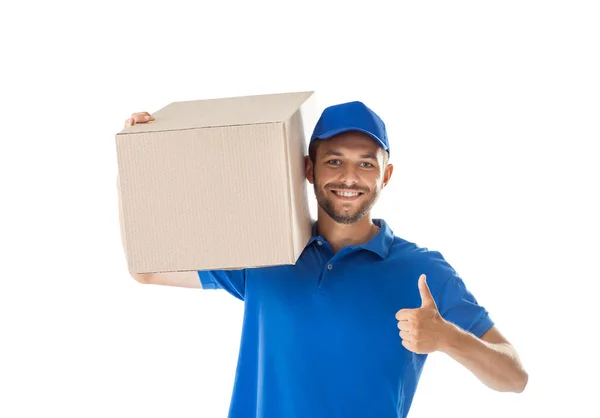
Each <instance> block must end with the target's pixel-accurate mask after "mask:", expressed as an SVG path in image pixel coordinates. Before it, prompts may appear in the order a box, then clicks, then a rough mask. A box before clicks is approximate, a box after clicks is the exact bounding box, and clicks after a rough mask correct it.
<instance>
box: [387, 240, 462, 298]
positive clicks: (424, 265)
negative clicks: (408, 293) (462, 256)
mask: <svg viewBox="0 0 600 418" xmlns="http://www.w3.org/2000/svg"><path fill="white" fill-rule="evenodd" d="M389 259H390V261H392V263H393V264H394V265H396V266H398V267H399V268H400V269H402V271H404V272H406V273H407V274H408V275H409V277H410V278H411V279H414V278H416V279H418V277H419V276H420V275H421V274H425V275H426V276H427V282H428V284H429V286H430V288H432V291H433V290H434V289H441V288H442V287H443V286H444V285H445V284H446V283H447V282H448V280H450V279H453V278H455V277H457V276H458V274H457V272H456V270H455V269H454V268H453V267H452V265H451V264H450V263H449V262H448V261H447V260H446V258H445V257H444V255H443V254H442V253H441V252H440V251H438V250H435V249H430V248H428V247H425V246H421V245H419V244H417V243H415V242H413V241H409V240H406V239H404V238H401V237H398V236H394V240H393V243H392V245H391V247H390V253H389ZM416 279H415V280H416Z"/></svg>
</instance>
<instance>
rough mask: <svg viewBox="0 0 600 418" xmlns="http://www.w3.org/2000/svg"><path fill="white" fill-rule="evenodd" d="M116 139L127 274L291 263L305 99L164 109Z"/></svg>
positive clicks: (306, 128) (298, 213)
mask: <svg viewBox="0 0 600 418" xmlns="http://www.w3.org/2000/svg"><path fill="white" fill-rule="evenodd" d="M153 115H154V116H155V120H154V121H152V122H149V123H145V124H136V125H134V126H131V127H126V128H125V129H123V130H122V131H121V132H119V133H117V135H116V146H117V159H118V170H119V178H120V195H121V210H122V216H123V228H124V241H125V242H124V245H125V253H126V258H127V264H128V268H129V271H130V272H131V273H154V272H170V271H189V270H208V269H234V268H247V267H258V266H270V265H281V264H294V263H295V262H296V260H297V259H298V257H299V256H300V254H301V253H302V251H303V249H304V247H305V245H306V243H307V242H308V239H309V238H310V235H311V224H312V221H313V220H312V219H311V216H310V213H309V209H308V202H307V190H306V187H307V186H306V185H307V184H308V182H307V181H306V178H305V172H304V155H306V153H307V145H306V144H307V141H308V138H310V134H311V132H312V129H313V127H314V125H315V123H316V120H317V117H318V115H317V113H316V107H315V103H314V93H313V92H297V93H283V94H268V95H258V96H244V97H231V98H223V99H211V100H197V101H185V102H174V103H171V104H169V105H168V106H166V107H164V108H162V109H160V110H159V111H157V112H154V113H153Z"/></svg>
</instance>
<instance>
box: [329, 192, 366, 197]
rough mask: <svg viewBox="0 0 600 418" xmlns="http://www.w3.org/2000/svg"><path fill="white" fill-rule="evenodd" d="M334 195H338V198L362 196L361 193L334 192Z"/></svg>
mask: <svg viewBox="0 0 600 418" xmlns="http://www.w3.org/2000/svg"><path fill="white" fill-rule="evenodd" d="M334 193H335V194H337V195H338V196H343V197H356V196H358V195H359V194H360V193H352V192H334Z"/></svg>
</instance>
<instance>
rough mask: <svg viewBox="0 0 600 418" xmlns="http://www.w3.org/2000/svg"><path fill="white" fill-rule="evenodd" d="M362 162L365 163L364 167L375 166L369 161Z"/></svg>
mask: <svg viewBox="0 0 600 418" xmlns="http://www.w3.org/2000/svg"><path fill="white" fill-rule="evenodd" d="M361 164H363V167H366V168H372V167H375V166H374V165H373V164H371V163H367V162H364V163H361Z"/></svg>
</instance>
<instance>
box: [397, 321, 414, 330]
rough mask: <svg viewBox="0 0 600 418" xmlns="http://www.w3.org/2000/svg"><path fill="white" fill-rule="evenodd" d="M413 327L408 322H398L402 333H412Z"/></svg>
mask: <svg viewBox="0 0 600 418" xmlns="http://www.w3.org/2000/svg"><path fill="white" fill-rule="evenodd" d="M410 328H411V325H410V323H409V322H408V321H398V329H400V330H401V331H410Z"/></svg>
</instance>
